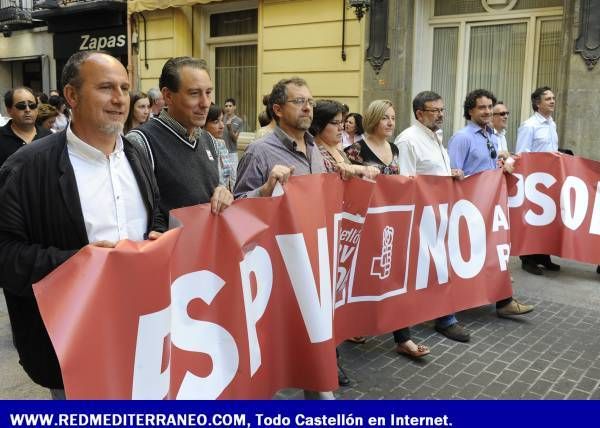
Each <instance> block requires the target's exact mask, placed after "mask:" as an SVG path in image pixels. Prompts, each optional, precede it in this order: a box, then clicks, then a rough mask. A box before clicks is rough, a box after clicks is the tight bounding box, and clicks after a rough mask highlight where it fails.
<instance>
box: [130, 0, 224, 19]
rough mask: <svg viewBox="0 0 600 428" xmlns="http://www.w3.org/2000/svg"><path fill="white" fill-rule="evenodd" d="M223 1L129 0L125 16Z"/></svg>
mask: <svg viewBox="0 0 600 428" xmlns="http://www.w3.org/2000/svg"><path fill="white" fill-rule="evenodd" d="M222 1H223V0H171V1H164V0H129V1H128V2H127V14H128V15H131V14H132V13H135V12H144V11H146V10H157V9H168V8H170V7H182V6H194V5H196V4H207V3H218V2H222Z"/></svg>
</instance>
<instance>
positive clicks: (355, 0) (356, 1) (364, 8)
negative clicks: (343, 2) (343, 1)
mask: <svg viewBox="0 0 600 428" xmlns="http://www.w3.org/2000/svg"><path fill="white" fill-rule="evenodd" d="M348 5H349V6H350V7H353V8H354V14H355V15H356V17H357V18H358V20H359V21H360V20H361V18H362V17H363V16H365V13H367V12H368V11H369V6H370V5H371V1H370V0H348Z"/></svg>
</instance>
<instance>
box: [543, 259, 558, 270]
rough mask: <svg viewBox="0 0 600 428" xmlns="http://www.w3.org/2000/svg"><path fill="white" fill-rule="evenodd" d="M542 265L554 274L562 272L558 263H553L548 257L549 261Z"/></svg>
mask: <svg viewBox="0 0 600 428" xmlns="http://www.w3.org/2000/svg"><path fill="white" fill-rule="evenodd" d="M542 265H543V266H544V267H545V268H546V269H547V270H549V271H552V272H558V271H559V270H560V265H557V264H556V263H552V260H550V257H548V260H546V261H544V263H542Z"/></svg>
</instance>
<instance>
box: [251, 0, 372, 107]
mask: <svg viewBox="0 0 600 428" xmlns="http://www.w3.org/2000/svg"><path fill="white" fill-rule="evenodd" d="M342 5H343V3H342V2H341V1H340V0H263V2H262V4H261V6H262V7H260V8H259V13H260V14H261V16H260V19H259V23H262V25H261V28H260V30H259V79H258V80H259V97H258V98H259V100H260V99H261V98H262V94H265V93H269V92H270V91H271V88H272V86H273V84H274V83H276V82H277V81H278V80H279V79H283V78H287V77H290V76H293V75H296V76H300V77H302V78H304V79H305V80H306V81H307V82H308V85H309V87H310V88H311V91H312V94H313V96H314V97H315V98H334V99H337V100H339V101H341V102H343V103H346V104H348V106H349V107H350V111H360V110H359V108H360V106H361V105H362V104H361V103H362V99H361V96H362V73H363V71H362V64H363V62H364V59H363V52H364V48H363V46H362V43H361V41H362V40H363V37H362V34H363V33H362V32H363V31H364V28H363V25H364V21H363V22H360V23H359V22H358V21H357V20H356V17H355V16H354V13H353V11H352V10H346V43H345V51H346V61H342V57H341V52H342V12H343V11H342Z"/></svg>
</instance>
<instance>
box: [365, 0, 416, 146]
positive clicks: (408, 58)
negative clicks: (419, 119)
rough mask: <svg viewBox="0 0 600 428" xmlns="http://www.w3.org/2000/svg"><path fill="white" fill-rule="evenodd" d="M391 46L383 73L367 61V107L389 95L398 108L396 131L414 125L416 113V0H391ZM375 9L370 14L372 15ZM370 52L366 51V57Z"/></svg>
mask: <svg viewBox="0 0 600 428" xmlns="http://www.w3.org/2000/svg"><path fill="white" fill-rule="evenodd" d="M388 4H389V7H388V13H389V15H388V46H389V49H390V55H389V56H390V59H389V60H387V61H385V62H384V63H383V66H382V67H381V70H380V71H379V74H377V73H376V72H375V70H374V69H373V67H372V65H371V64H370V63H369V61H365V64H364V70H365V71H364V81H363V111H362V113H364V112H365V111H366V109H367V107H368V105H369V103H370V102H371V101H373V100H376V99H389V100H391V101H392V102H393V103H394V108H395V110H396V132H395V134H398V133H399V132H400V131H402V130H403V129H404V128H407V127H408V126H410V118H411V116H412V107H411V101H412V99H411V80H412V61H413V52H412V51H413V26H414V24H413V17H414V4H413V2H412V1H408V0H402V1H396V0H392V1H389V2H388ZM370 14H371V12H369V13H368V14H367V18H366V19H368V20H370V19H371V16H370ZM369 25H370V22H369V21H368V22H367V29H366V31H365V47H368V46H369V44H370V43H372V42H371V41H370V40H369V37H370V35H369V33H370V31H369ZM366 57H367V54H365V58H366Z"/></svg>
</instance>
